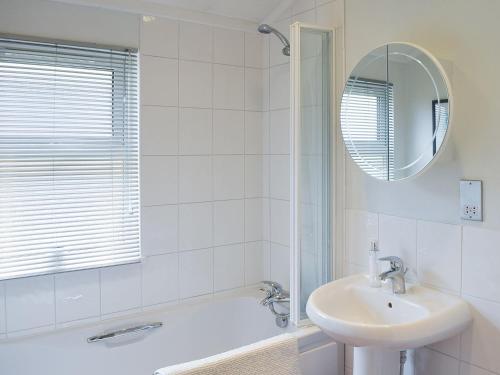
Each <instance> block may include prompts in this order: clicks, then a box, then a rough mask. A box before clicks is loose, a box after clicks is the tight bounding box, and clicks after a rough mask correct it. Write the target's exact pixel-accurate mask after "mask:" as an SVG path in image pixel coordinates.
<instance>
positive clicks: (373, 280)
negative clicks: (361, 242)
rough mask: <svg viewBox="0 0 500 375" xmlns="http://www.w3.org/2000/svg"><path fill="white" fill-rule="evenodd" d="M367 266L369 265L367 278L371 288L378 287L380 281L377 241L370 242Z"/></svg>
mask: <svg viewBox="0 0 500 375" xmlns="http://www.w3.org/2000/svg"><path fill="white" fill-rule="evenodd" d="M368 266H369V272H370V274H369V280H370V286H371V287H372V288H380V286H381V282H380V277H379V269H378V247H377V242H376V241H372V242H371V243H370V251H368Z"/></svg>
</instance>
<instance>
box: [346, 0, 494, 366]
mask: <svg viewBox="0 0 500 375" xmlns="http://www.w3.org/2000/svg"><path fill="white" fill-rule="evenodd" d="M345 12H346V18H345V58H346V71H347V72H349V71H350V70H351V69H352V68H353V67H354V65H355V64H356V62H357V61H358V60H359V59H361V58H362V56H363V55H365V54H366V53H367V52H369V51H370V50H371V49H373V48H375V47H377V46H379V45H381V44H383V43H386V42H390V41H408V42H413V43H416V44H419V45H421V46H423V47H424V48H426V49H428V50H430V52H431V53H433V54H434V55H435V56H436V57H437V58H438V59H445V60H448V61H449V62H450V63H451V65H452V70H453V76H452V89H453V94H454V100H455V101H454V103H453V120H452V124H451V138H450V139H449V140H448V145H447V147H446V149H445V151H444V152H443V154H442V155H440V157H439V160H438V161H437V163H435V164H434V165H433V166H432V167H431V168H430V169H429V170H427V171H426V172H425V173H424V174H423V175H421V176H419V177H418V178H415V179H411V180H409V181H403V182H394V183H386V182H379V181H376V180H374V179H371V178H369V177H367V176H365V175H364V174H363V173H362V172H361V171H360V170H359V168H358V167H357V166H355V165H354V164H353V163H352V161H351V160H350V159H348V160H347V162H346V170H347V173H346V179H347V181H346V186H345V188H346V194H347V200H346V204H347V207H348V208H349V210H347V211H346V219H347V229H346V252H345V257H346V273H352V272H359V271H363V270H365V269H366V261H367V250H368V246H369V241H370V239H378V240H379V242H380V247H381V249H382V251H383V252H384V253H387V254H394V255H400V256H402V257H403V259H404V260H405V261H406V262H407V263H408V264H409V265H410V266H411V267H412V268H413V270H414V272H415V273H416V275H415V276H416V277H417V278H418V279H419V280H420V281H421V282H423V283H425V284H427V285H430V286H432V287H435V288H438V289H441V290H444V291H447V292H451V293H454V294H458V295H461V296H462V297H463V298H465V299H466V300H467V301H469V302H470V304H471V307H472V310H473V314H474V323H473V325H472V327H471V328H469V329H468V330H467V331H466V332H465V333H463V334H462V335H460V336H459V337H456V338H453V339H451V340H448V341H447V342H445V343H440V344H437V345H433V346H432V348H426V349H421V350H418V351H417V353H416V369H415V370H416V373H417V374H426V375H429V374H440V375H441V374H446V375H458V374H461V375H479V374H481V375H487V374H500V358H499V356H498V348H499V346H500V318H499V317H500V294H499V291H500V278H499V276H498V275H499V272H498V269H499V267H500V249H499V247H498V243H500V211H498V210H497V209H496V207H498V206H499V204H500V194H498V192H499V191H500V174H499V173H498V172H497V168H496V165H497V164H498V159H499V157H500V152H499V151H498V145H497V143H498V140H499V139H500V127H498V126H497V122H498V110H497V108H498V104H497V96H498V95H497V86H498V84H497V81H498V80H499V79H500V78H499V76H498V74H497V66H498V63H497V62H498V59H499V58H500V54H499V50H498V48H494V46H495V44H496V39H497V35H499V34H500V25H499V24H498V20H497V16H498V14H500V4H499V3H498V2H495V1H487V0H480V1H476V2H474V3H471V2H470V1H465V0H444V1H439V2H437V1H431V0H423V1H414V2H401V1H396V0H380V1H377V2H373V1H370V0H350V1H347V2H346V9H345ZM375 14H376V17H374V15H375ZM374 31H376V32H374ZM460 178H472V179H482V180H483V181H484V219H485V220H484V222H483V223H469V222H463V223H462V222H461V221H460V219H459V194H458V193H459V185H458V184H459V179H460Z"/></svg>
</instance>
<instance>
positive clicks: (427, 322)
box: [306, 275, 472, 350]
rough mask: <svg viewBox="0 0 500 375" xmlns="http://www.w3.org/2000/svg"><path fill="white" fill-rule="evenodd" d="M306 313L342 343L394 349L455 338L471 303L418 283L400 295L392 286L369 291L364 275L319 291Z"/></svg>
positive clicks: (467, 322) (343, 280) (310, 301)
mask: <svg viewBox="0 0 500 375" xmlns="http://www.w3.org/2000/svg"><path fill="white" fill-rule="evenodd" d="M306 311H307V315H308V316H309V318H310V319H311V320H312V321H313V322H314V323H315V324H317V325H318V326H319V327H320V328H321V329H323V330H324V331H325V332H326V333H327V334H328V335H330V336H331V337H333V338H334V339H335V340H337V341H340V342H344V343H347V344H350V345H354V346H371V347H379V348H388V349H395V350H405V349H412V348H417V347H421V346H424V345H428V344H431V343H433V342H437V341H441V340H444V339H446V338H449V337H452V336H454V335H456V334H458V333H459V332H461V331H462V330H463V329H464V328H465V327H466V326H467V325H468V324H469V323H470V321H471V319H472V318H471V313H470V310H469V307H468V305H467V303H466V302H465V301H463V300H462V299H460V298H458V297H455V296H451V295H448V294H445V293H441V292H438V291H436V290H433V289H430V288H426V287H423V286H417V285H415V286H409V287H407V293H406V294H400V295H396V294H393V293H392V290H391V289H390V288H389V287H388V286H382V287H381V288H372V287H370V285H369V282H368V278H367V277H366V276H364V275H355V276H350V277H346V278H343V279H340V280H337V281H334V282H331V283H328V284H326V285H323V286H322V287H320V288H318V289H316V290H315V291H314V292H313V293H312V294H311V296H310V297H309V301H308V302H307V308H306Z"/></svg>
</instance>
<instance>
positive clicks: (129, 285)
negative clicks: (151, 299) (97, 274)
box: [101, 263, 141, 314]
mask: <svg viewBox="0 0 500 375" xmlns="http://www.w3.org/2000/svg"><path fill="white" fill-rule="evenodd" d="M140 306H141V264H140V263H133V264H127V265H123V266H115V267H107V268H103V269H101V313H102V314H112V313H116V312H120V311H125V310H131V309H135V308H138V307H140Z"/></svg>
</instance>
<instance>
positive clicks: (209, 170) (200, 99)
mask: <svg viewBox="0 0 500 375" xmlns="http://www.w3.org/2000/svg"><path fill="white" fill-rule="evenodd" d="M139 22H140V36H139V35H138V38H139V39H140V52H141V56H140V62H141V158H142V160H141V169H142V171H141V201H142V217H141V228H142V232H141V235H142V252H143V256H144V260H143V262H142V263H137V264H129V265H124V266H116V267H109V268H103V269H100V270H99V269H96V270H86V271H77V272H70V273H62V274H57V275H48V276H40V277H32V278H24V279H17V280H8V281H5V282H0V336H1V335H9V336H15V335H18V334H25V333H27V332H33V331H38V330H50V329H54V328H56V327H60V326H66V325H68V324H75V323H80V322H82V321H88V320H98V319H101V318H106V317H109V316H113V315H115V314H126V313H130V312H135V311H140V310H141V309H148V308H151V307H153V306H157V305H162V304H165V303H175V302H179V301H181V300H183V299H186V298H192V297H195V296H200V295H206V294H210V293H215V292H220V291H224V290H228V289H234V288H238V287H242V286H245V285H250V284H255V283H256V282H258V281H260V280H262V279H267V278H269V269H270V254H269V242H268V241H264V240H267V237H266V232H265V228H266V226H265V225H264V224H263V212H264V209H267V207H268V204H267V199H266V198H267V194H266V193H265V192H266V191H267V190H268V188H266V186H265V181H264V179H263V173H264V172H263V171H264V169H265V168H267V167H268V166H267V162H265V161H267V160H268V157H267V156H264V155H263V154H264V151H265V146H264V141H265V138H266V137H265V135H266V134H267V132H266V131H265V129H266V125H265V118H266V116H265V112H264V110H265V103H264V99H263V82H264V81H263V78H264V77H265V74H264V73H265V72H267V71H268V70H267V69H266V68H267V66H266V64H265V62H264V61H265V60H267V59H266V58H264V57H263V51H264V48H263V38H262V37H261V36H260V35H258V34H257V33H248V32H243V31H238V30H230V29H221V28H216V27H210V26H205V25H201V24H194V23H186V22H176V21H172V20H167V19H161V18H155V17H150V16H145V17H142V19H140V21H139ZM266 105H267V103H266Z"/></svg>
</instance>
